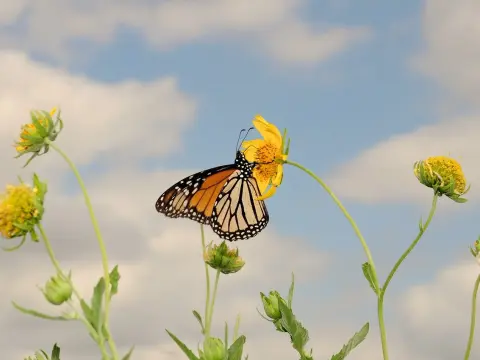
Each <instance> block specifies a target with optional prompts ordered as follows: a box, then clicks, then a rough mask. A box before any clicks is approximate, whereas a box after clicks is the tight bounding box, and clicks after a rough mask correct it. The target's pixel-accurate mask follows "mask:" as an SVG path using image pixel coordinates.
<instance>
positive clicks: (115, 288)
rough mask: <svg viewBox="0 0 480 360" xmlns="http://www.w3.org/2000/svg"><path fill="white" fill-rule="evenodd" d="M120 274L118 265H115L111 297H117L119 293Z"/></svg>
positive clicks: (111, 279)
mask: <svg viewBox="0 0 480 360" xmlns="http://www.w3.org/2000/svg"><path fill="white" fill-rule="evenodd" d="M120 278H121V276H120V273H119V272H118V265H115V267H114V268H113V270H112V271H111V272H110V284H111V286H112V290H111V292H110V295H115V294H116V293H118V282H119V281H120Z"/></svg>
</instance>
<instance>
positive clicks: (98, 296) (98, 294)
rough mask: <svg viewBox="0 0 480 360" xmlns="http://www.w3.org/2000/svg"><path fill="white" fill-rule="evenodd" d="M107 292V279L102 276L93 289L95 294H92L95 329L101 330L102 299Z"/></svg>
mask: <svg viewBox="0 0 480 360" xmlns="http://www.w3.org/2000/svg"><path fill="white" fill-rule="evenodd" d="M104 292H105V279H104V278H103V277H102V278H100V280H98V283H97V285H96V286H95V288H94V289H93V296H92V303H91V309H92V321H93V322H92V325H93V327H94V328H95V330H97V331H100V330H101V321H102V316H101V315H102V299H103V293H104Z"/></svg>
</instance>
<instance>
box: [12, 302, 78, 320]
mask: <svg viewBox="0 0 480 360" xmlns="http://www.w3.org/2000/svg"><path fill="white" fill-rule="evenodd" d="M12 305H13V307H14V308H15V309H17V310H18V311H20V312H22V313H24V314H28V315H32V316H35V317H38V318H41V319H46V320H63V321H65V320H70V319H68V318H65V317H63V316H53V315H47V314H43V313H41V312H39V311H36V310H32V309H27V308H24V307H22V306H20V305H18V304H17V303H15V302H14V301H12Z"/></svg>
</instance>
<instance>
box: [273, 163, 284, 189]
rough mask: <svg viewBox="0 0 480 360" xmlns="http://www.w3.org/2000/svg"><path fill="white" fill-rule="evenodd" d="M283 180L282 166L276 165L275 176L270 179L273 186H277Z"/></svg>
mask: <svg viewBox="0 0 480 360" xmlns="http://www.w3.org/2000/svg"><path fill="white" fill-rule="evenodd" d="M282 180H283V166H282V165H278V167H277V175H276V176H275V177H274V178H273V179H272V185H273V186H279V185H280V184H281V183H282Z"/></svg>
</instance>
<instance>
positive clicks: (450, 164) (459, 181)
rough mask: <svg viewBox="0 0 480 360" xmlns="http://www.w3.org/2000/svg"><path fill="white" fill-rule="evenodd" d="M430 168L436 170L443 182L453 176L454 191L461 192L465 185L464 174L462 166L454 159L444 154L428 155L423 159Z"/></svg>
mask: <svg viewBox="0 0 480 360" xmlns="http://www.w3.org/2000/svg"><path fill="white" fill-rule="evenodd" d="M425 162H426V163H427V164H428V165H429V166H430V168H431V169H432V170H433V171H435V172H437V173H438V174H439V175H440V176H441V177H442V180H443V181H444V182H445V183H447V184H448V183H449V182H450V181H451V179H452V178H453V179H454V181H455V192H456V193H458V194H462V193H463V192H464V190H465V187H466V180H465V175H464V174H463V171H462V167H461V166H460V164H459V163H458V162H457V161H455V160H454V159H450V158H448V157H445V156H435V157H430V158H428V159H427V160H426V161H425Z"/></svg>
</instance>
